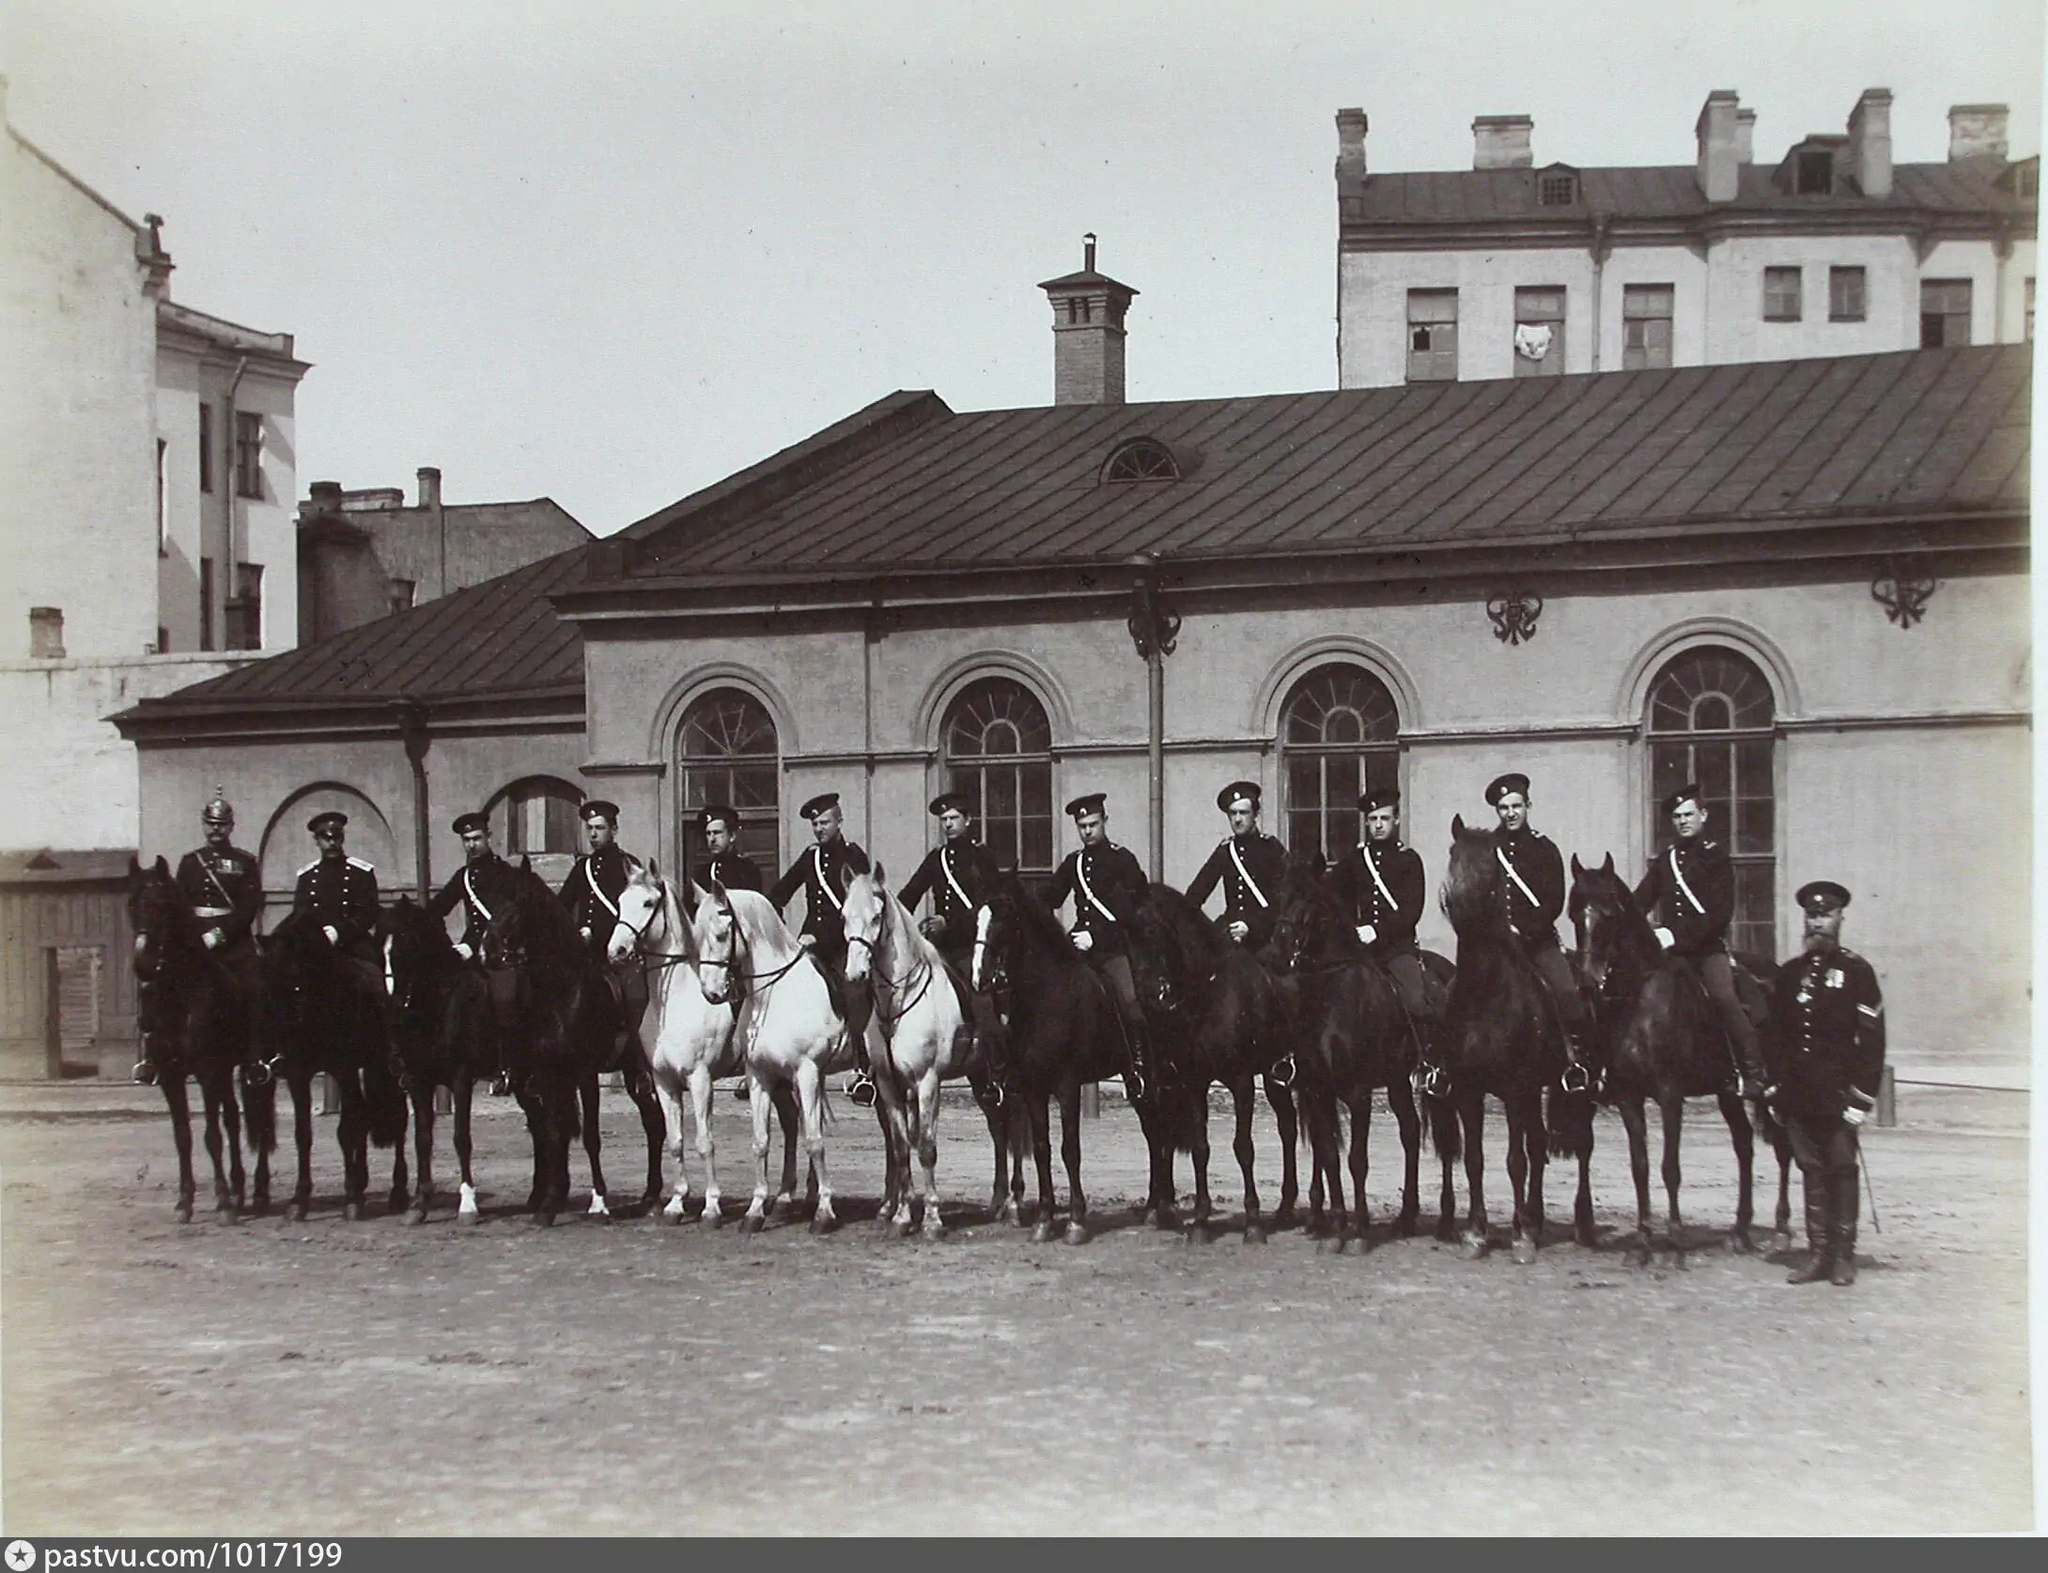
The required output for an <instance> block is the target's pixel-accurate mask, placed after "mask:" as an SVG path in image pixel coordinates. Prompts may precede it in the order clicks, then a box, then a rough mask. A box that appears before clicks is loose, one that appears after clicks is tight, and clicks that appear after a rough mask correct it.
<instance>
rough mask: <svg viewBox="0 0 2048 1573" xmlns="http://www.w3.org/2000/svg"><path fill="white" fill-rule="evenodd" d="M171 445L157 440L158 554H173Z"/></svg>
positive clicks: (165, 555)
mask: <svg viewBox="0 0 2048 1573" xmlns="http://www.w3.org/2000/svg"><path fill="white" fill-rule="evenodd" d="M170 452H171V445H170V444H169V443H167V442H165V441H164V440H163V438H161V437H159V438H157V440H156V554H157V556H159V557H168V556H170V555H171V460H170Z"/></svg>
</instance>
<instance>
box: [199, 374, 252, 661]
mask: <svg viewBox="0 0 2048 1573" xmlns="http://www.w3.org/2000/svg"><path fill="white" fill-rule="evenodd" d="M248 369H249V357H248V356H246V355H244V356H243V357H242V358H241V359H240V360H238V361H236V362H235V374H234V375H233V376H232V377H230V378H229V379H228V396H227V417H228V418H227V422H226V425H225V428H224V429H223V432H222V437H223V439H224V440H225V442H226V445H227V452H226V454H225V458H226V460H227V462H226V463H224V464H222V465H221V467H220V471H221V479H222V481H223V482H224V483H225V484H223V485H222V487H221V489H220V495H221V503H222V506H223V507H225V508H226V510H227V519H226V524H227V539H226V543H225V544H226V548H227V550H226V552H225V557H224V561H223V563H222V565H221V583H220V584H218V585H216V586H215V591H216V593H218V594H219V596H220V603H221V630H220V634H221V639H220V643H221V648H222V649H223V650H225V649H226V648H227V643H228V639H227V634H228V630H227V604H228V602H229V601H231V600H235V599H238V597H236V595H235V594H234V590H235V586H236V584H237V583H238V581H239V580H240V579H241V575H240V574H239V573H237V572H236V571H235V566H236V564H238V563H239V562H240V561H241V560H242V554H241V552H240V551H239V550H238V549H237V548H236V546H235V513H236V508H235V503H236V500H237V497H238V493H239V490H240V483H239V480H238V479H237V475H236V471H235V464H234V457H235V447H236V443H235V392H236V390H237V389H239V388H240V387H241V386H242V373H243V372H245V371H247V370H248ZM207 615H208V616H209V617H211V616H212V615H213V608H211V607H208V608H207ZM256 642H257V644H258V645H261V644H262V642H263V635H262V631H261V630H260V629H259V630H258V631H257V635H256Z"/></svg>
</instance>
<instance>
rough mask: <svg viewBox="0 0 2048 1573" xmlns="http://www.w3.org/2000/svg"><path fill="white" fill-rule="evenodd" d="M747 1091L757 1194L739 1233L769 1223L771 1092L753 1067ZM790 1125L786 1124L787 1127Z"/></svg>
mask: <svg viewBox="0 0 2048 1573" xmlns="http://www.w3.org/2000/svg"><path fill="white" fill-rule="evenodd" d="M747 1091H748V1093H749V1094H750V1096H749V1097H748V1099H747V1113H748V1115H749V1116H750V1117H751V1118H752V1120H753V1122H754V1143H753V1145H754V1194H753V1197H752V1198H751V1199H750V1200H749V1201H748V1203H747V1212H746V1216H745V1217H743V1218H742V1219H740V1233H741V1234H755V1233H758V1232H759V1231H760V1230H761V1228H762V1227H763V1226H764V1225H766V1223H767V1222H768V1115H769V1113H770V1096H771V1095H770V1093H769V1091H768V1084H767V1083H766V1082H765V1081H763V1080H762V1079H761V1077H760V1075H759V1073H758V1072H756V1071H755V1070H754V1069H753V1067H751V1066H749V1067H748V1068H747ZM775 1091H776V1093H777V1094H783V1093H786V1092H787V1091H788V1089H787V1087H786V1085H781V1084H778V1085H777V1087H776V1089H775ZM787 1128H788V1127H787V1126H786V1125H785V1126H784V1129H785V1130H786V1129H787ZM794 1161H795V1160H794V1159H793V1158H792V1160H791V1167H790V1168H789V1169H786V1170H785V1176H786V1177H787V1176H789V1175H791V1174H793V1169H794Z"/></svg>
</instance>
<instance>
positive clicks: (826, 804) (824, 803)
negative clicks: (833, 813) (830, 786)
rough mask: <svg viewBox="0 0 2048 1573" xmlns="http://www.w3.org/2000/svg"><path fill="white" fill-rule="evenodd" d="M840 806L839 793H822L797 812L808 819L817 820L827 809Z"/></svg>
mask: <svg viewBox="0 0 2048 1573" xmlns="http://www.w3.org/2000/svg"><path fill="white" fill-rule="evenodd" d="M838 806H839V794H838V793H837V792H820V793H819V794H818V795H817V796H816V797H814V798H812V799H811V800H810V801H809V802H808V803H806V804H804V806H803V807H802V808H800V809H798V810H797V812H798V813H799V814H801V815H803V816H804V818H806V819H816V818H817V817H818V816H819V815H820V814H822V813H824V812H825V810H826V809H828V808H837V807H838Z"/></svg>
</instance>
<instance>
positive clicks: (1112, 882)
mask: <svg viewBox="0 0 2048 1573" xmlns="http://www.w3.org/2000/svg"><path fill="white" fill-rule="evenodd" d="M1151 888H1152V887H1151V883H1150V881H1148V880H1147V879H1146V878H1145V871H1144V870H1143V869H1142V868H1140V867H1139V866H1138V860H1137V859H1136V858H1135V857H1133V856H1132V855H1131V853H1130V850H1129V849H1128V848H1126V847H1120V846H1118V845H1117V844H1116V843H1115V842H1113V841H1106V842H1104V843H1103V844H1102V845H1101V846H1097V847H1082V848H1081V849H1080V850H1079V851H1076V852H1069V853H1068V854H1067V858H1066V861H1065V862H1063V863H1062V864H1060V866H1059V868H1058V869H1057V870H1056V871H1055V872H1054V874H1053V876H1052V884H1051V885H1050V886H1049V887H1047V889H1046V892H1045V904H1046V906H1048V907H1049V908H1051V909H1052V911H1053V912H1055V913H1057V912H1058V911H1059V909H1060V903H1061V902H1063V901H1065V900H1067V898H1068V897H1072V898H1073V902H1074V922H1073V929H1074V931H1075V932H1076V933H1085V934H1088V935H1090V936H1092V938H1093V940H1094V944H1093V947H1092V948H1091V949H1090V951H1089V955H1090V956H1091V957H1097V958H1106V957H1110V956H1122V955H1127V954H1128V953H1129V951H1130V935H1129V932H1128V926H1129V924H1130V923H1131V921H1132V920H1133V919H1134V918H1135V917H1136V916H1137V912H1138V908H1139V907H1140V906H1142V905H1143V904H1144V901H1145V897H1146V895H1147V894H1148V893H1149V892H1150V891H1151ZM1091 892H1092V896H1093V899H1091Z"/></svg>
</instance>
